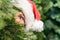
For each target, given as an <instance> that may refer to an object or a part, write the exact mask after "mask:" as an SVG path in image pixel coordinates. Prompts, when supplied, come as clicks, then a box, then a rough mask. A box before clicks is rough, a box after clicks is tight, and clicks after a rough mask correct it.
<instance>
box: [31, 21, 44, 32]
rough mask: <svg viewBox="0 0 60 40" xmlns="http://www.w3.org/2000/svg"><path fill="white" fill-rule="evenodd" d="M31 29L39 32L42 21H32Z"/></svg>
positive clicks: (41, 27)
mask: <svg viewBox="0 0 60 40" xmlns="http://www.w3.org/2000/svg"><path fill="white" fill-rule="evenodd" d="M31 30H33V31H36V32H41V31H43V22H42V21H40V20H39V21H37V20H35V22H34V23H33V26H32V27H31Z"/></svg>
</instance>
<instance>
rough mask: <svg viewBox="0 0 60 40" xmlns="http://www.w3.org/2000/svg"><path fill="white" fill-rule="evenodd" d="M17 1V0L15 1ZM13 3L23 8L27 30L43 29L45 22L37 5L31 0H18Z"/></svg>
mask: <svg viewBox="0 0 60 40" xmlns="http://www.w3.org/2000/svg"><path fill="white" fill-rule="evenodd" d="M14 2H15V1H14ZM14 2H13V5H14V6H15V7H17V8H19V9H20V8H21V9H22V11H23V13H24V15H25V23H26V27H25V31H29V30H32V31H37V32H41V31H43V22H42V21H41V15H40V13H39V11H38V10H37V8H36V5H35V4H34V2H32V1H31V0H16V2H17V3H16V2H15V3H14Z"/></svg>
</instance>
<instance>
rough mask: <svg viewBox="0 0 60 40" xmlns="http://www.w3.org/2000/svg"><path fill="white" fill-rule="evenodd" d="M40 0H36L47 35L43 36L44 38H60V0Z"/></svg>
mask: <svg viewBox="0 0 60 40" xmlns="http://www.w3.org/2000/svg"><path fill="white" fill-rule="evenodd" d="M39 1H40V3H39ZM39 1H37V0H34V2H35V3H36V5H37V8H38V9H39V11H40V13H41V15H42V20H43V21H44V29H45V30H44V32H43V33H44V35H45V37H44V36H43V37H42V38H44V40H60V0H39ZM39 39H40V38H39ZM39 39H38V40H39Z"/></svg>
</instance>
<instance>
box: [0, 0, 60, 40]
mask: <svg viewBox="0 0 60 40" xmlns="http://www.w3.org/2000/svg"><path fill="white" fill-rule="evenodd" d="M10 1H11V0H0V40H60V0H34V2H35V3H36V6H37V8H38V10H39V12H40V13H41V17H42V21H43V22H44V31H43V32H41V33H39V32H32V31H30V32H24V31H23V29H24V25H19V24H17V23H15V20H14V18H13V16H14V14H15V13H16V12H17V11H20V10H18V9H16V8H15V7H13V6H12V5H11V2H10Z"/></svg>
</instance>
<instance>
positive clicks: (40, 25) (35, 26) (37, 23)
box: [29, 0, 43, 32]
mask: <svg viewBox="0 0 60 40" xmlns="http://www.w3.org/2000/svg"><path fill="white" fill-rule="evenodd" d="M29 2H30V3H31V4H32V8H33V13H34V17H35V21H34V23H33V26H32V28H31V29H32V30H34V31H37V32H41V31H43V22H42V21H41V14H40V13H39V11H38V9H37V8H36V5H35V3H34V2H33V1H32V0H29Z"/></svg>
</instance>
